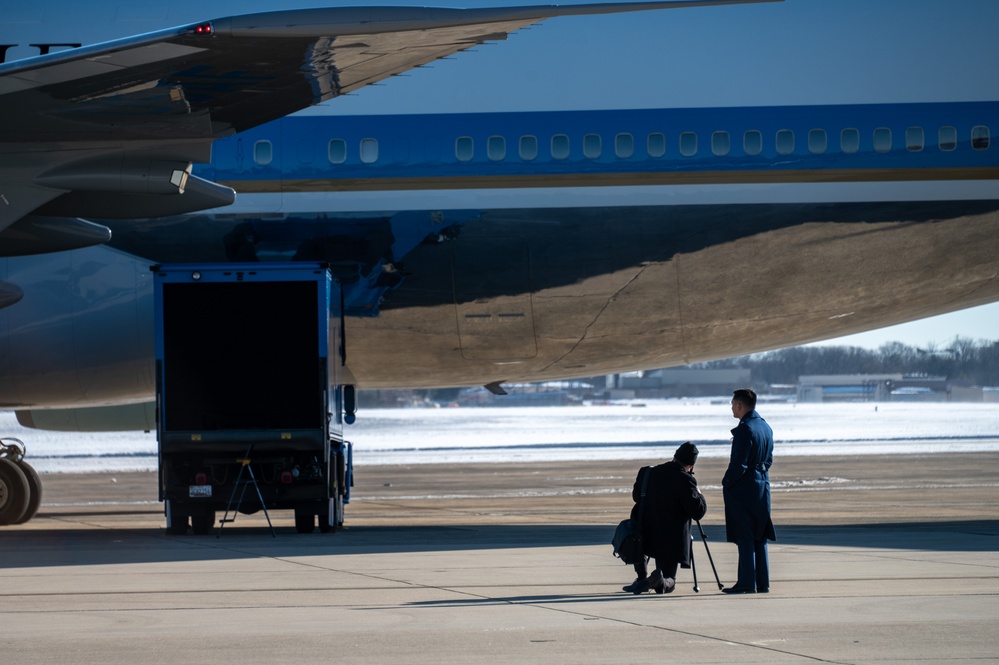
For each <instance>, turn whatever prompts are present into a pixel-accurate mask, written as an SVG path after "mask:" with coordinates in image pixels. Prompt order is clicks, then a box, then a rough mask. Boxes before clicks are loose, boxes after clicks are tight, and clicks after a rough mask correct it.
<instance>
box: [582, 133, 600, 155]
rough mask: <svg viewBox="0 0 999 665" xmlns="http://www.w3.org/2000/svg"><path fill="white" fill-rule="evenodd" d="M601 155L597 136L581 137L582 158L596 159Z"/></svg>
mask: <svg viewBox="0 0 999 665" xmlns="http://www.w3.org/2000/svg"><path fill="white" fill-rule="evenodd" d="M602 153H603V148H602V147H601V145H600V135H599V134H587V135H586V136H584V137H583V156H584V157H586V158H587V159H597V158H598V157H600V155H601V154H602Z"/></svg>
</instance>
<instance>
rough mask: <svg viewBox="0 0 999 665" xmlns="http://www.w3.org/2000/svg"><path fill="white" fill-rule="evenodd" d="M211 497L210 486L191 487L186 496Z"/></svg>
mask: <svg viewBox="0 0 999 665" xmlns="http://www.w3.org/2000/svg"><path fill="white" fill-rule="evenodd" d="M211 495H212V486H211V485H191V487H190V488H189V491H188V496H189V497H191V498H194V497H206V496H207V497H210V496H211Z"/></svg>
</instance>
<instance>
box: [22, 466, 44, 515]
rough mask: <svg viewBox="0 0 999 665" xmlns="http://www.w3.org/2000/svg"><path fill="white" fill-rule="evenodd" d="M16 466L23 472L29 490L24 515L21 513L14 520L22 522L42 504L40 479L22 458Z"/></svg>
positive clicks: (36, 511)
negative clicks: (19, 517)
mask: <svg viewBox="0 0 999 665" xmlns="http://www.w3.org/2000/svg"><path fill="white" fill-rule="evenodd" d="M17 466H18V468H19V469H21V472H22V473H24V477H25V479H26V480H27V481H28V492H30V494H29V495H28V506H27V508H25V510H24V515H21V519H19V520H18V521H17V522H16V523H17V524H24V523H25V522H27V521H28V520H30V519H31V518H32V517H34V516H35V514H36V513H38V507H39V506H41V505H42V480H41V478H39V477H38V472H37V471H35V469H34V467H32V466H31V465H30V464H28V463H27V462H25V461H24V460H21V461H20V462H17Z"/></svg>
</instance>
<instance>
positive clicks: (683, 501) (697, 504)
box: [631, 461, 708, 568]
mask: <svg viewBox="0 0 999 665" xmlns="http://www.w3.org/2000/svg"><path fill="white" fill-rule="evenodd" d="M646 469H648V470H649V473H651V474H652V475H651V476H649V485H648V489H647V490H646V495H645V510H644V512H643V513H642V546H643V548H644V549H645V556H650V557H654V558H655V559H657V560H662V561H677V562H679V564H680V565H681V566H682V567H684V568H689V567H690V520H692V519H694V520H699V519H701V518H702V517H704V513H705V512H707V509H708V507H707V504H706V503H705V502H704V497H703V496H701V494H700V492H698V491H697V480H695V479H694V476H693V474H690V473H687V472H686V471H684V470H683V467H682V466H680V464H679V463H677V462H673V461H669V462H666V463H665V464H660V465H658V466H651V467H650V466H646V467H642V468H641V469H640V470H639V471H638V478H636V479H635V487H634V489H633V490H632V491H631V497H632V499H634V501H635V506H634V507H633V508H632V509H631V518H632V519H638V500H639V498H640V496H641V490H642V474H643V473H645V471H646Z"/></svg>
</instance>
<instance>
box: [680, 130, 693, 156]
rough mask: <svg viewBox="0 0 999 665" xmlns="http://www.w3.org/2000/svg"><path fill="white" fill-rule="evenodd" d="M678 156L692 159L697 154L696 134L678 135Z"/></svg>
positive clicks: (685, 133)
mask: <svg viewBox="0 0 999 665" xmlns="http://www.w3.org/2000/svg"><path fill="white" fill-rule="evenodd" d="M680 154H681V155H683V156H684V157H693V156H694V155H696V154H697V134H695V133H694V132H684V133H682V134H680Z"/></svg>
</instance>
